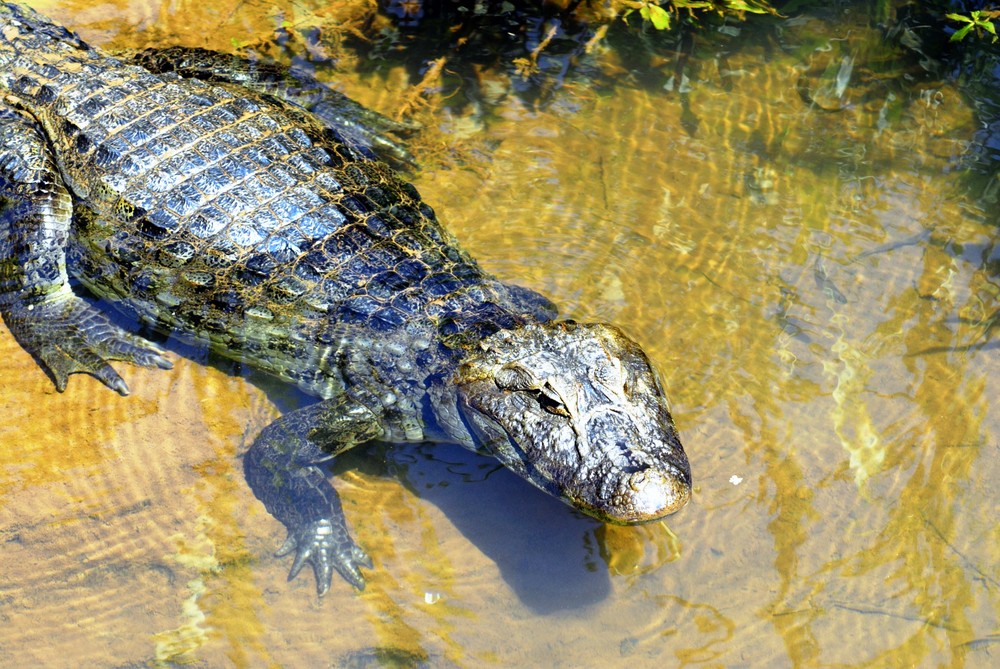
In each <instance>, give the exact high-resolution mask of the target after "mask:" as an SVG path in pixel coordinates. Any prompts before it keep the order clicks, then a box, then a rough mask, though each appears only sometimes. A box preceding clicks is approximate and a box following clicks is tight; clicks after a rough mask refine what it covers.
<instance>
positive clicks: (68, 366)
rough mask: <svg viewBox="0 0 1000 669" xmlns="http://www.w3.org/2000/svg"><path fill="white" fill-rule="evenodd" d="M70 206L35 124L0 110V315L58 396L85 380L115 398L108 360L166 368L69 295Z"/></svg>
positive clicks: (158, 356)
mask: <svg viewBox="0 0 1000 669" xmlns="http://www.w3.org/2000/svg"><path fill="white" fill-rule="evenodd" d="M72 215H73V202H72V199H71V197H70V194H69V192H68V191H67V190H66V187H65V186H64V185H63V181H62V178H61V177H60V176H59V172H58V171H57V169H56V166H55V162H54V160H53V157H52V154H51V152H50V151H49V148H48V144H47V142H46V140H45V136H44V134H43V132H42V129H41V128H40V126H39V125H38V123H37V122H36V121H35V120H34V119H33V118H32V117H31V116H30V115H28V114H26V113H24V112H21V111H19V110H17V109H14V108H12V107H10V106H7V105H4V104H2V103H0V314H2V315H3V319H4V322H5V323H6V324H7V327H8V328H9V329H10V331H11V334H13V335H14V338H15V339H17V341H18V343H19V344H20V345H21V346H22V347H23V348H24V350H26V351H27V352H28V353H30V354H31V355H32V356H33V357H34V358H35V360H36V361H37V362H38V363H39V365H40V366H41V367H42V369H43V370H45V372H46V373H47V374H48V375H49V376H50V377H51V378H52V380H53V382H54V383H55V385H56V388H57V389H58V390H59V391H60V392H62V391H63V390H65V389H66V382H67V380H68V377H69V375H70V374H73V373H76V372H85V373H87V374H92V375H93V376H95V377H97V378H98V379H100V380H101V381H102V382H103V383H104V384H105V385H106V386H108V387H109V388H112V389H113V390H116V391H118V392H119V393H121V394H122V395H127V394H128V386H127V385H126V384H125V381H123V380H122V378H121V377H120V376H119V375H118V373H117V372H116V371H115V370H114V368H113V367H112V366H111V365H109V364H108V362H107V361H108V360H125V361H128V362H134V363H137V364H140V365H144V366H147V367H152V366H156V367H162V368H169V367H170V366H171V364H170V362H169V361H168V360H167V359H166V358H164V357H163V356H162V351H161V350H160V349H158V348H157V347H156V346H154V345H152V344H150V343H149V342H146V341H144V340H143V339H141V338H139V337H137V336H135V335H131V334H129V333H127V332H125V331H124V330H122V329H121V328H119V327H118V326H116V325H113V324H112V323H111V322H110V321H109V320H108V319H107V317H105V315H104V314H103V313H101V312H100V311H99V310H98V309H96V308H95V307H93V306H91V305H90V304H88V303H87V302H85V301H84V300H83V299H81V298H80V297H79V296H77V295H75V294H74V293H73V291H72V290H71V289H70V286H69V278H68V276H67V273H66V244H67V241H68V239H69V234H70V225H71V222H72Z"/></svg>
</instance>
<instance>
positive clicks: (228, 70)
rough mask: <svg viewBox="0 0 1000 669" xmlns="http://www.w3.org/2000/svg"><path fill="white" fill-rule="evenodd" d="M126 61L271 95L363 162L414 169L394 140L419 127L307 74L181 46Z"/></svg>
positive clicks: (147, 52)
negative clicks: (311, 118)
mask: <svg viewBox="0 0 1000 669" xmlns="http://www.w3.org/2000/svg"><path fill="white" fill-rule="evenodd" d="M126 58H127V59H128V60H130V61H131V62H133V63H135V64H136V65H140V66H142V67H144V68H146V69H147V70H149V71H150V72H156V73H160V74H162V73H165V72H175V73H176V74H179V75H180V76H182V77H186V78H189V79H200V80H202V81H207V82H212V83H216V84H235V85H237V86H242V87H244V88H248V89H250V90H252V91H255V92H257V93H263V94H266V95H271V96H273V97H276V98H278V99H280V100H284V101H285V102H289V103H291V104H293V105H296V106H299V107H301V108H303V109H305V110H307V111H309V112H312V114H313V115H315V116H316V117H318V118H319V119H320V120H321V121H322V122H323V123H324V124H325V125H326V126H327V127H329V128H330V129H332V130H334V131H336V132H337V133H338V134H339V135H340V136H341V138H342V139H343V140H344V141H345V142H346V143H347V144H348V145H349V146H351V147H352V148H353V149H355V150H356V151H359V152H360V154H361V157H366V158H370V157H372V156H371V154H372V153H374V154H376V155H378V156H379V157H381V158H383V159H385V160H388V161H390V162H395V163H399V164H401V165H406V166H412V165H414V164H415V163H414V160H413V156H412V155H410V153H409V152H408V151H407V150H406V149H405V148H404V147H403V146H402V145H401V144H399V142H398V141H396V140H395V139H394V138H393V137H392V136H391V135H392V134H396V135H404V134H406V133H410V132H413V131H414V130H416V129H417V128H418V127H419V126H418V125H415V124H409V123H402V122H399V121H394V120H392V119H390V118H387V117H385V116H382V115H381V114H379V113H377V112H374V111H372V110H370V109H366V108H365V107H363V106H361V105H360V104H358V103H357V102H355V101H354V100H352V99H350V98H349V97H347V96H346V95H344V94H343V93H340V92H338V91H335V90H333V89H332V88H330V87H329V86H327V85H326V84H324V83H323V82H321V81H319V80H318V79H316V78H315V77H314V76H312V75H311V74H309V73H306V72H302V71H300V70H296V69H293V68H288V67H285V66H284V65H280V64H278V63H274V62H271V61H268V60H260V59H256V58H244V57H241V56H236V55H232V54H225V53H220V52H218V51H209V50H207V49H199V48H192V47H183V46H172V47H167V48H164V49H155V48H152V49H144V50H142V51H138V52H134V53H130V54H128V55H127V56H126Z"/></svg>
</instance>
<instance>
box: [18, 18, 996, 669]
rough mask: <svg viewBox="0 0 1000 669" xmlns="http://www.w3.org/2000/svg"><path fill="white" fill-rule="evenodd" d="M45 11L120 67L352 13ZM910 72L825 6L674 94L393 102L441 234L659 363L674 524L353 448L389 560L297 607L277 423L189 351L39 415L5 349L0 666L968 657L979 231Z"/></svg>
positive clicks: (377, 539) (987, 214) (420, 456)
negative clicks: (266, 464)
mask: <svg viewBox="0 0 1000 669" xmlns="http://www.w3.org/2000/svg"><path fill="white" fill-rule="evenodd" d="M35 4H36V5H38V6H39V7H40V8H41V9H42V10H43V11H45V12H47V13H48V14H49V15H51V16H53V17H54V18H56V19H58V20H59V21H62V22H64V23H65V24H67V25H69V26H71V27H73V28H74V29H77V30H79V31H80V32H81V33H82V34H83V35H84V37H85V38H87V39H88V40H91V41H92V42H93V43H96V44H99V45H102V46H105V47H108V48H127V47H145V46H150V45H165V44H175V43H181V44H187V45H190V46H204V47H209V48H215V49H222V50H232V49H233V48H234V47H236V46H239V45H242V44H255V45H261V44H273V42H274V39H273V36H274V31H275V30H276V29H278V28H279V27H280V26H281V24H282V22H283V21H290V22H292V25H298V26H299V27H300V28H301V29H302V30H306V29H311V28H310V26H311V25H312V24H313V23H315V22H319V23H318V25H320V26H321V32H322V25H323V24H322V21H333V20H338V21H341V22H349V21H350V20H353V18H352V17H354V16H355V15H356V14H357V11H356V8H354V9H352V8H350V7H348V8H344V7H342V6H341V5H334V6H333V7H332V8H327V9H319V11H315V10H317V8H319V7H320V5H321V4H322V3H319V2H313V1H312V0H306V1H302V2H263V1H259V0H258V1H254V2H247V1H239V0H201V1H200V2H191V1H189V0H180V1H172V2H166V1H163V2H160V1H159V0H105V1H103V2H93V1H85V0H44V1H43V2H40V3H35ZM352 12H353V13H352ZM296 22H298V23H296ZM326 39H327V40H329V41H328V42H327V44H328V45H330V46H329V47H328V48H330V49H333V48H334V46H335V44H334V43H335V42H336V37H335V36H334V35H327V36H326ZM308 46H309V45H308V44H307V43H294V41H293V43H291V44H290V45H289V46H288V50H292V51H294V50H296V49H298V50H299V51H300V52H301V53H303V54H305V55H306V56H309V54H308V48H307V47H308ZM337 53H338V54H340V52H337ZM349 53H350V52H349V51H344V52H343V53H342V54H341V55H339V56H338V57H337V58H335V59H334V60H335V67H334V68H332V69H330V70H329V71H325V72H324V76H327V77H330V78H333V79H334V80H335V82H336V85H337V86H338V87H340V88H341V89H343V90H345V91H346V92H348V93H349V94H350V95H352V96H354V97H355V98H357V99H359V100H361V101H362V102H364V103H365V104H368V105H370V106H372V107H374V108H376V109H379V110H381V111H383V112H384V113H387V114H390V115H394V114H396V113H397V112H400V111H402V110H404V109H406V108H408V107H413V106H414V105H413V104H412V103H413V101H414V97H413V88H412V87H411V86H410V84H413V83H415V82H413V81H412V80H408V79H407V77H406V72H405V71H404V69H403V68H402V67H400V66H398V65H394V64H393V61H392V60H391V59H390V60H387V61H386V63H385V64H384V65H382V66H380V67H375V68H374V69H373V67H372V65H371V63H358V62H355V61H352V59H351V58H350V57H349ZM345 54H346V55H345ZM284 55H286V56H287V55H288V54H287V53H285V54H284ZM896 55H897V54H895V53H894V52H892V50H891V49H889V48H888V47H886V46H884V44H883V42H882V40H881V38H880V36H879V34H878V33H877V32H876V31H874V30H871V29H869V28H868V27H867V23H866V21H865V19H864V17H863V16H856V15H854V14H851V13H848V14H845V15H838V16H837V17H836V20H835V21H834V20H830V21H824V20H822V19H811V20H805V19H798V20H796V21H795V22H793V23H792V24H790V25H789V26H787V27H786V28H785V29H784V30H783V32H782V33H781V36H780V39H771V38H766V39H765V38H761V39H760V40H756V41H755V40H745V41H744V42H742V43H741V45H740V46H739V48H736V49H734V50H733V52H732V53H730V54H729V55H728V56H727V57H726V58H725V59H714V58H713V56H712V53H711V50H710V49H707V50H706V51H705V52H704V53H702V52H697V53H696V58H695V61H696V63H695V65H696V66H695V67H692V69H691V71H690V76H689V79H688V80H687V81H686V82H684V84H683V88H682V90H683V94H681V93H679V92H674V91H669V90H665V89H664V88H663V87H662V86H661V85H659V84H658V85H656V86H655V87H650V86H648V85H646V83H648V82H649V81H658V80H664V81H665V80H666V79H667V78H668V75H669V69H670V67H672V66H671V65H666V66H665V65H663V64H662V63H658V62H655V61H652V60H651V61H650V62H649V63H646V64H642V65H641V66H640V65H636V64H635V63H632V62H629V63H628V64H627V65H626V64H625V63H624V62H623V61H621V60H620V59H619V56H618V55H616V54H615V53H613V52H610V51H608V52H600V51H599V52H598V53H597V54H596V55H595V56H594V58H595V60H594V63H596V65H595V67H596V68H597V69H599V70H601V71H603V72H604V73H618V75H617V78H616V79H615V84H614V85H611V86H609V85H605V84H602V85H600V86H598V85H595V84H594V82H593V81H592V80H591V79H588V78H584V77H581V78H578V79H574V78H573V77H572V76H571V77H570V78H569V79H567V80H566V81H565V82H564V83H565V85H564V86H562V87H561V88H558V89H557V90H555V91H554V92H552V93H551V94H550V95H549V96H548V97H547V98H546V100H545V101H544V104H533V103H532V102H531V101H530V100H527V99H526V98H524V97H519V96H517V95H513V94H511V90H513V89H514V88H516V85H517V82H516V81H514V80H513V78H511V77H506V76H505V75H502V74H499V73H497V72H487V73H485V74H483V88H482V90H485V91H493V92H494V95H493V96H492V97H490V98H489V99H487V100H485V101H483V100H480V101H478V102H476V103H473V102H470V101H469V99H468V98H467V99H465V100H464V101H463V100H462V99H461V98H462V92H461V91H459V93H458V96H457V97H456V98H455V99H449V98H447V97H446V96H445V95H443V94H441V93H440V92H436V91H435V89H433V88H430V89H429V93H430V94H429V97H427V98H426V102H427V103H429V104H423V105H416V118H417V119H418V120H420V121H421V122H423V123H424V124H425V126H426V129H425V131H423V132H422V133H420V134H419V135H418V137H416V138H415V139H414V145H413V150H414V153H415V154H416V156H417V159H418V161H419V162H420V164H421V168H420V169H419V170H418V171H417V172H416V173H415V174H414V175H413V181H414V183H415V184H416V185H417V187H418V188H419V189H420V191H421V193H422V194H423V196H424V198H425V199H426V200H427V201H428V202H429V203H430V204H432V205H433V206H434V208H435V210H436V211H437V212H438V214H439V216H440V217H441V218H442V220H443V221H444V223H445V224H446V225H447V226H448V227H449V228H450V229H451V230H452V232H454V233H455V234H456V235H457V236H458V237H459V238H460V239H461V240H462V242H463V244H464V245H465V246H466V247H467V248H468V249H469V250H470V251H471V252H472V253H473V254H474V255H475V256H476V257H477V258H479V259H480V261H481V262H482V264H483V265H484V266H485V267H487V268H488V269H489V270H490V271H493V272H495V273H496V274H498V275H500V276H502V277H504V278H506V279H509V280H511V281H515V282H518V283H521V284H523V285H526V286H529V287H531V288H534V289H536V290H539V291H542V292H544V293H545V294H547V295H548V296H549V297H551V298H552V299H554V300H555V301H556V302H557V303H558V304H559V305H560V306H561V307H562V309H563V312H564V313H565V314H567V315H569V316H572V317H575V318H577V319H581V320H582V319H601V320H609V321H613V322H615V323H617V324H619V325H620V326H622V327H623V328H624V329H625V330H626V331H628V332H629V333H630V334H631V335H632V336H633V337H634V338H636V339H637V340H639V341H640V342H641V343H642V345H643V346H644V348H645V349H646V351H647V352H648V353H649V355H650V357H651V358H652V360H653V362H654V364H655V366H656V367H657V368H658V369H659V371H660V373H661V375H662V378H663V380H664V383H665V386H666V387H667V389H668V393H669V396H670V398H671V402H672V407H673V412H674V417H675V419H676V420H677V423H678V427H679V429H680V431H681V435H682V438H683V440H684V443H685V445H686V448H687V451H688V454H689V457H690V459H691V465H692V470H693V474H694V478H695V494H694V497H693V500H692V502H691V504H690V505H689V506H688V507H687V508H686V509H684V510H683V511H681V512H680V513H678V514H677V515H675V516H673V517H671V518H669V519H668V520H667V521H666V522H664V523H657V524H653V525H648V526H644V527H638V528H614V527H605V526H602V525H600V524H599V523H596V522H595V521H592V520H590V519H587V518H584V517H582V516H580V515H579V514H577V513H575V512H574V511H572V510H571V509H569V508H568V507H566V506H564V505H562V504H561V503H559V502H558V501H555V500H552V499H549V498H547V497H546V496H544V495H543V494H541V493H539V492H537V491H535V490H533V489H532V488H531V487H530V486H529V485H528V484H526V483H523V482H521V481H520V480H518V479H517V478H516V477H515V476H513V475H510V474H507V473H506V472H504V471H502V470H498V469H497V467H496V465H495V463H493V462H492V461H490V460H487V459H482V458H478V457H476V456H474V455H471V454H468V453H466V452H464V451H462V450H461V449H458V448H454V447H447V446H445V447H440V446H430V445H421V446H410V447H405V448H392V449H389V448H377V447H375V448H370V449H366V450H364V451H361V452H358V453H356V454H351V455H350V456H347V457H345V458H344V459H343V462H342V465H341V466H339V467H338V472H339V473H338V476H337V480H336V485H337V487H338V490H339V491H340V494H341V496H342V498H343V501H344V507H345V511H346V513H347V516H348V521H349V524H350V525H351V527H352V529H353V532H354V536H355V538H356V539H357V541H358V542H359V543H360V544H361V545H363V546H364V547H365V548H366V549H367V550H368V551H369V552H370V553H371V554H372V555H373V557H374V560H375V569H373V570H371V571H369V572H368V573H367V576H368V587H367V589H366V590H365V591H364V592H363V593H361V594H358V593H355V592H353V591H352V590H351V589H350V588H349V587H348V586H347V585H346V584H345V583H343V582H340V581H336V580H335V582H334V584H333V587H332V589H331V591H330V593H329V594H328V595H327V596H326V597H324V598H323V600H322V601H319V600H317V597H316V595H315V590H314V584H313V582H312V580H311V578H309V577H307V576H308V575H304V576H303V577H300V578H299V579H297V580H295V581H293V582H292V583H290V584H289V583H286V582H285V575H286V571H287V568H288V566H289V562H288V560H287V559H276V558H273V557H272V553H273V551H274V549H275V547H276V546H277V545H279V543H280V541H281V539H283V529H282V527H281V526H280V524H278V523H277V522H276V521H274V520H273V519H272V518H271V517H270V516H269V515H268V514H267V513H266V512H265V510H264V509H263V507H262V505H260V504H259V503H258V502H257V501H256V500H255V499H254V497H253V495H252V494H251V493H250V491H249V489H248V487H247V486H246V484H245V483H244V481H243V476H242V464H241V460H240V456H241V455H242V453H243V452H244V451H245V449H246V447H247V446H248V444H249V443H250V441H251V440H252V439H253V437H254V435H255V434H256V433H257V431H258V430H259V429H260V428H261V427H262V426H263V425H265V424H267V422H268V421H270V420H272V419H273V418H274V417H276V416H277V415H278V414H279V413H280V410H281V409H283V408H287V405H288V404H289V403H291V402H293V401H294V398H290V397H283V396H282V395H281V393H280V392H275V391H274V388H273V386H268V385H267V384H263V385H262V384H261V383H259V381H260V379H255V378H251V379H246V378H242V377H240V376H238V375H233V374H231V373H230V372H231V371H232V370H231V369H229V368H227V367H226V366H225V365H205V364H204V359H203V358H204V356H203V355H201V354H200V353H199V352H197V351H195V352H192V353H193V355H192V358H193V359H187V358H182V357H177V356H175V357H174V359H175V363H176V365H175V368H174V369H173V370H171V371H162V370H146V369H138V368H132V367H127V366H124V365H119V370H121V371H122V373H123V376H124V377H125V378H126V380H127V381H128V383H129V385H130V387H131V388H132V391H133V393H132V395H131V396H130V397H128V398H120V397H117V396H115V395H114V394H113V393H111V392H110V391H108V390H107V389H105V388H103V387H102V386H100V384H99V383H98V382H97V381H95V380H93V379H91V378H87V377H82V376H74V377H73V378H72V379H71V381H70V385H69V389H68V390H67V392H66V393H64V394H62V395H60V394H58V393H56V392H55V390H54V389H53V388H52V386H51V384H50V382H49V381H48V380H47V378H46V377H45V376H44V374H43V373H42V372H41V371H40V370H39V369H38V368H37V367H36V366H35V365H34V363H33V361H32V360H31V358H30V357H29V356H28V355H27V354H25V353H24V352H23V351H22V350H21V349H20V348H19V347H18V346H17V344H16V343H15V342H14V341H13V339H12V338H11V337H10V335H9V333H8V332H7V331H6V329H0V360H2V368H0V373H2V379H3V388H2V393H0V411H2V415H3V417H4V419H3V421H2V423H0V444H2V448H0V537H2V540H3V551H2V553H0V621H2V622H3V628H4V633H3V636H2V637H0V664H2V665H5V666H14V665H19V666H27V665H29V664H37V665H40V666H53V667H58V666H94V667H116V666H143V665H147V664H149V665H156V664H163V665H167V666H170V665H172V664H187V663H193V664H194V666H207V667H223V666H236V667H244V666H247V667H257V666H290V667H297V666H341V665H343V664H345V663H347V662H349V661H354V662H356V663H359V664H361V665H362V666H365V665H364V662H366V661H367V662H369V663H370V665H368V666H379V664H378V663H379V662H382V661H385V662H387V661H388V659H387V658H396V659H402V660H404V662H405V661H409V662H410V664H411V665H412V664H413V663H415V662H416V661H417V660H418V659H419V658H427V659H428V664H429V666H463V667H465V666H468V667H479V666H498V667H506V666H565V667H579V666H598V665H599V666H625V665H626V663H627V664H628V666H635V667H646V666H649V667H653V666H656V667H673V666H684V665H705V666H737V667H738V666H747V667H750V666H754V667H758V666H770V667H782V666H806V667H811V666H829V665H837V666H865V667H868V666H886V667H896V666H941V665H949V666H988V665H989V664H990V659H991V658H994V659H995V657H996V655H997V653H998V652H1000V622H998V618H1000V530H998V524H997V522H996V518H997V494H996V487H997V484H998V482H1000V408H998V401H997V397H1000V369H998V360H997V344H996V341H997V339H996V337H997V330H996V328H993V329H992V330H991V329H990V323H995V322H996V318H997V313H998V309H1000V278H998V274H1000V272H998V269H997V268H998V264H1000V250H998V247H997V238H998V225H1000V217H998V214H997V208H996V207H995V206H994V207H992V208H991V207H990V206H989V204H990V203H989V202H988V198H984V197H983V196H982V190H981V189H980V187H979V186H975V185H974V184H975V183H980V185H981V182H973V181H971V180H970V179H968V178H967V177H968V172H967V170H966V169H965V167H964V165H966V164H968V163H967V158H968V154H969V151H970V143H971V142H972V140H973V139H974V137H975V136H976V133H977V131H978V130H979V129H980V125H979V122H978V121H977V117H976V116H975V114H974V109H973V107H972V106H971V105H970V104H969V102H968V101H967V100H965V99H964V98H963V95H962V93H961V91H960V90H959V89H958V88H957V87H956V85H955V84H954V83H953V82H950V81H948V80H946V79H935V78H933V77H930V76H927V75H926V74H921V73H919V72H917V71H913V70H910V69H908V68H910V67H911V66H910V65H905V64H899V63H896V62H895V61H893V58H895V57H896ZM313 56H315V54H313ZM447 66H448V64H447V63H445V69H447ZM657 68H664V69H663V70H662V71H661V70H658V69H657ZM883 79H884V81H883ZM845 81H846V83H844V82H845ZM640 82H641V83H640ZM484 107H488V108H489V110H488V111H489V113H484ZM987 192H989V190H988V188H987ZM990 319H993V320H992V321H991V320H990ZM265 389H266V390H267V391H268V392H265ZM376 648H377V649H381V650H379V651H373V650H371V649H376ZM449 663H450V664H449ZM404 666H406V665H405V664H404Z"/></svg>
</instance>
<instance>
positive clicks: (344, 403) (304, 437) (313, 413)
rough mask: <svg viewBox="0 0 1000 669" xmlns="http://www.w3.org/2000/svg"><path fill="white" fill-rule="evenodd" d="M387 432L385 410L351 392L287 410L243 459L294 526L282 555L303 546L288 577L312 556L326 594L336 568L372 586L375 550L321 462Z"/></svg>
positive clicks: (250, 479)
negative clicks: (348, 516) (361, 538)
mask: <svg viewBox="0 0 1000 669" xmlns="http://www.w3.org/2000/svg"><path fill="white" fill-rule="evenodd" d="M383 434H384V430H383V428H382V426H381V418H380V416H379V415H377V414H376V413H374V412H373V411H372V410H371V409H369V408H368V407H367V406H365V405H364V404H362V403H361V402H359V401H357V400H356V399H353V398H351V397H350V396H349V395H347V394H346V393H345V394H342V395H340V396H338V397H335V398H333V399H330V400H325V401H323V402H319V403H318V404H313V405H310V406H308V407H305V408H304V409H299V410H298V411H293V412H291V413H288V414H285V415H284V416H282V417H281V418H279V419H278V420H276V421H274V422H273V423H271V424H270V425H269V426H267V427H266V428H265V429H264V431H263V432H261V433H260V436H258V437H257V439H256V440H255V441H254V443H253V445H252V446H251V447H250V449H249V450H248V451H247V454H246V456H245V458H244V461H243V463H244V464H243V467H244V473H245V475H246V479H247V483H249V484H250V489H251V490H253V492H254V495H256V496H257V499H259V500H260V501H261V502H263V503H264V506H265V507H266V508H267V510H268V511H269V512H270V513H271V515H273V516H274V517H275V518H277V519H278V520H280V521H281V523H282V524H283V525H284V526H285V527H286V528H287V529H288V539H287V540H286V541H285V543H284V545H283V546H282V547H281V549H280V550H279V551H278V553H277V555H278V556H283V555H288V554H290V553H291V552H292V551H295V559H294V561H293V562H292V568H291V571H290V572H289V574H288V580H292V579H293V578H295V577H296V576H297V575H298V573H299V571H300V570H301V569H302V567H303V566H304V565H305V564H306V563H309V564H311V565H312V568H313V573H314V574H315V575H316V590H317V592H318V593H319V594H320V595H323V594H324V593H325V592H326V591H327V590H329V588H330V581H331V578H332V576H333V570H334V569H336V570H337V571H338V572H339V573H340V575H341V576H343V577H344V579H346V580H347V582H348V583H350V584H351V585H353V586H354V587H356V588H357V589H359V590H364V587H365V579H364V576H362V575H361V571H360V570H359V567H367V568H369V569H370V568H371V567H372V562H371V558H369V557H368V555H367V554H366V553H365V552H364V551H363V550H362V549H361V548H359V547H358V546H357V544H355V543H354V540H353V539H352V538H351V535H350V533H349V532H348V531H347V522H346V520H345V518H344V510H343V508H342V506H341V504H340V497H339V496H338V495H337V491H336V490H334V488H333V486H332V485H330V482H329V481H328V480H327V477H326V475H325V474H324V473H323V470H322V469H321V468H320V467H319V465H320V464H322V463H325V462H329V461H330V460H332V459H333V458H334V457H335V456H337V455H338V454H339V453H342V452H344V451H346V450H348V449H350V448H352V447H354V446H357V445H358V444H362V443H364V442H367V441H372V440H375V439H379V438H380V437H381V436H382V435H383Z"/></svg>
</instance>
